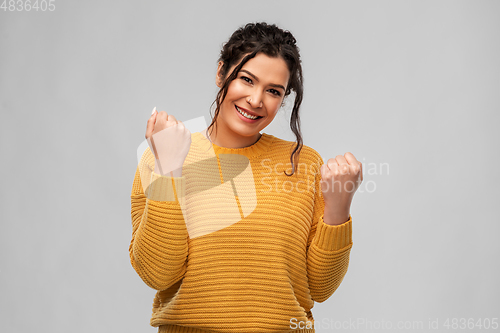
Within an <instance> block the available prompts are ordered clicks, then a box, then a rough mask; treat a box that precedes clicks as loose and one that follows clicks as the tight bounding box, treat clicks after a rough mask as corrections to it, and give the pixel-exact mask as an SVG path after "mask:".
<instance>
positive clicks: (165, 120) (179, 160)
mask: <svg viewBox="0 0 500 333" xmlns="http://www.w3.org/2000/svg"><path fill="white" fill-rule="evenodd" d="M146 140H147V142H148V145H149V148H150V149H151V151H152V152H153V154H154V155H155V171H154V172H155V173H157V174H160V175H166V174H168V173H171V175H172V177H181V175H182V164H184V160H185V159H186V156H187V154H188V152H189V147H190V146H191V132H189V130H188V129H187V128H186V127H184V124H183V123H182V122H181V121H178V120H176V119H175V117H174V116H173V115H169V114H167V113H166V112H165V111H160V112H157V111H156V108H154V109H153V113H152V114H151V117H150V118H149V120H148V124H147V128H146Z"/></svg>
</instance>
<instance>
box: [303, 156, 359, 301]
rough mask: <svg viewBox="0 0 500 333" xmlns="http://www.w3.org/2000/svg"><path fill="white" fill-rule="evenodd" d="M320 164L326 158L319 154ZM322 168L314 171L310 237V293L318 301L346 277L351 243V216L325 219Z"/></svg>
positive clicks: (308, 260) (308, 250)
mask: <svg viewBox="0 0 500 333" xmlns="http://www.w3.org/2000/svg"><path fill="white" fill-rule="evenodd" d="M320 161H321V163H320V165H319V167H320V166H321V165H322V164H323V160H322V159H321V158H320ZM320 180H321V172H320V170H319V168H318V170H317V172H316V175H315V187H314V188H315V193H314V211H313V221H312V227H311V231H310V234H309V238H308V248H307V275H308V279H309V289H310V292H311V297H312V299H313V300H314V301H316V302H320V303H321V302H324V301H326V300H327V299H328V298H329V297H330V296H331V295H332V294H333V293H334V292H335V290H337V288H338V287H339V286H340V283H341V282H342V280H343V279H344V276H345V274H346V273H347V268H348V266H349V255H350V252H351V247H352V217H351V215H349V220H348V221H346V222H344V223H343V224H340V225H328V224H326V223H325V222H324V221H323V214H324V211H325V203H324V201H323V192H322V191H321V184H320Z"/></svg>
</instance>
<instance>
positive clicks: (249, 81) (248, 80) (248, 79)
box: [241, 76, 252, 83]
mask: <svg viewBox="0 0 500 333" xmlns="http://www.w3.org/2000/svg"><path fill="white" fill-rule="evenodd" d="M241 79H242V80H244V81H246V82H248V83H252V80H251V79H250V78H248V77H246V76H242V77H241Z"/></svg>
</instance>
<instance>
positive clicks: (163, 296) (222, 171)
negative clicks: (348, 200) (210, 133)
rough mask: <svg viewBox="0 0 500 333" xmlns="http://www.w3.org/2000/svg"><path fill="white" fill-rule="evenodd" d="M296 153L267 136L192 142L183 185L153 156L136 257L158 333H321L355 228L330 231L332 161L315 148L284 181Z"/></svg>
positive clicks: (136, 229) (147, 160) (141, 178)
mask: <svg viewBox="0 0 500 333" xmlns="http://www.w3.org/2000/svg"><path fill="white" fill-rule="evenodd" d="M294 144H295V143H294V142H291V141H285V140H282V139H279V138H276V137H274V136H272V135H269V134H266V133H263V134H262V136H261V138H260V139H259V140H258V141H257V142H256V143H254V144H253V145H251V146H249V147H245V148H238V149H231V148H223V147H219V146H217V145H215V144H212V143H211V142H209V141H208V140H207V139H206V138H205V137H204V136H203V135H202V134H201V133H199V132H198V133H192V134H191V147H190V151H189V154H188V156H187V158H186V161H185V163H184V166H183V171H182V177H172V178H171V177H167V176H161V175H158V174H156V173H154V164H155V159H154V155H153V154H152V153H151V150H150V149H149V148H148V149H146V151H145V152H144V154H143V156H142V159H141V162H140V163H139V166H138V167H137V171H136V174H135V179H134V182H133V187H132V193H131V215H132V240H131V243H130V247H129V252H130V259H131V263H132V266H133V268H134V269H135V271H136V272H137V274H138V275H139V276H140V277H141V279H142V280H143V281H144V282H145V283H146V284H147V285H148V286H150V287H151V288H153V289H155V290H157V293H156V296H155V298H154V301H153V314H152V318H151V323H150V324H151V326H155V327H159V332H184V333H188V332H189V333H203V332H241V333H243V332H244V333H249V332H295V333H299V332H300V333H305V332H315V330H314V327H313V325H314V319H313V316H312V312H311V309H312V307H313V305H314V301H316V302H323V301H325V300H326V299H328V298H329V297H330V296H331V295H332V294H333V293H334V291H335V290H336V289H337V288H338V287H339V285H340V283H341V282H342V279H343V278H344V276H345V274H346V272H347V268H348V265H349V254H350V250H351V247H352V218H351V216H349V220H348V221H346V222H345V223H343V224H341V225H327V224H325V223H324V221H323V212H324V201H323V195H322V192H321V187H320V180H321V173H320V167H321V165H322V164H323V159H322V158H321V156H320V155H319V154H318V153H317V152H316V151H315V150H314V149H312V148H310V147H308V146H303V148H302V151H301V153H300V159H299V163H298V169H297V170H296V171H295V173H294V175H292V176H287V175H285V174H284V171H286V172H287V173H288V174H290V173H291V163H290V154H291V152H292V150H293V148H294ZM210 154H212V155H210ZM235 158H236V159H235ZM209 173H211V175H214V174H215V173H216V174H217V176H216V177H215V176H214V177H210V176H207V175H208V174H209ZM245 175H246V176H245ZM214 179H215V181H216V184H214V183H213V181H214ZM193 212H194V213H193Z"/></svg>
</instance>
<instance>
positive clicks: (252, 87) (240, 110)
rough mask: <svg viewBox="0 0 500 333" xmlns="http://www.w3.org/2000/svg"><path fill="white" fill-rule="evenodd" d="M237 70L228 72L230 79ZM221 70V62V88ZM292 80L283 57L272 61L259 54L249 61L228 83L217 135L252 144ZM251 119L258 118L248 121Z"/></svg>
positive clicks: (218, 75) (266, 123)
mask: <svg viewBox="0 0 500 333" xmlns="http://www.w3.org/2000/svg"><path fill="white" fill-rule="evenodd" d="M235 67H236V65H234V66H233V67H232V68H230V69H229V71H228V73H227V76H229V74H230V73H231V72H232V71H233V69H234V68H235ZM221 68H222V63H219V68H218V69H217V77H216V83H217V85H218V86H219V87H221V86H222V82H223V81H222V79H221V75H220V74H221V73H220V70H221ZM289 78H290V73H289V71H288V67H287V65H286V62H285V61H284V60H283V59H282V58H280V57H277V58H272V57H269V56H267V55H265V54H263V53H258V54H257V55H256V56H255V57H254V58H252V59H250V60H248V61H247V62H246V63H245V65H243V67H242V68H241V70H240V72H239V73H238V76H237V77H236V78H235V79H234V80H233V81H232V82H231V83H230V84H229V87H228V90H227V95H226V98H225V99H224V102H223V103H222V104H221V108H220V111H219V116H218V118H217V128H218V129H217V136H218V137H220V136H222V137H223V138H224V140H225V141H226V142H227V141H228V140H232V141H233V142H240V143H244V142H247V141H248V144H252V143H253V142H255V141H257V140H258V138H259V137H260V133H259V132H260V131H261V130H262V129H264V128H265V127H266V126H267V125H269V124H270V123H271V122H272V121H273V119H274V117H275V116H276V113H277V112H278V110H279V108H280V106H281V103H282V102H283V98H284V95H285V89H286V86H287V84H288V80H289ZM244 113H246V115H245V114H244ZM248 116H250V118H255V116H257V117H258V118H257V119H249V117H248ZM221 133H223V134H221Z"/></svg>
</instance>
